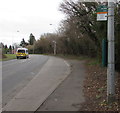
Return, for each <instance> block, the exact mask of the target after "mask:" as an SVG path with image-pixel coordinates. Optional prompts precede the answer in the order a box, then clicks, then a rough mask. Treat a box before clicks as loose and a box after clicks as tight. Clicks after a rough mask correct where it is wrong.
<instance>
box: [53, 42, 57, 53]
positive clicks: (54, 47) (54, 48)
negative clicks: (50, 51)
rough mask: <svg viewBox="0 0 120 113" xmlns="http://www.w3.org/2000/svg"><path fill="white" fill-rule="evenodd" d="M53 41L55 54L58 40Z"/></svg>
mask: <svg viewBox="0 0 120 113" xmlns="http://www.w3.org/2000/svg"><path fill="white" fill-rule="evenodd" d="M53 43H54V55H56V43H57V42H56V41H55V40H53Z"/></svg>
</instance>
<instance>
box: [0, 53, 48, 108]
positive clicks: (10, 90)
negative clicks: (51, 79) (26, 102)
mask: <svg viewBox="0 0 120 113" xmlns="http://www.w3.org/2000/svg"><path fill="white" fill-rule="evenodd" d="M48 59H49V57H48V56H42V55H30V58H29V59H19V60H17V59H14V60H10V61H4V62H3V63H2V97H3V98H2V99H3V106H4V105H6V104H7V103H8V102H9V101H10V100H11V99H12V98H13V97H14V96H15V95H16V94H17V93H18V92H20V90H21V89H23V88H24V87H25V86H26V85H27V84H28V83H29V81H31V80H32V79H33V78H34V77H35V76H36V75H37V74H38V73H39V71H40V69H41V68H42V67H43V65H44V64H45V63H46V62H47V60H48Z"/></svg>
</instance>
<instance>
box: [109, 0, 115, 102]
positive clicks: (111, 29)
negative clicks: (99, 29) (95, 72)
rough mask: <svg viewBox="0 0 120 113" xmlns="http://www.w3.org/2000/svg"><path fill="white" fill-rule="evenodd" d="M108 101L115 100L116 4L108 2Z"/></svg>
mask: <svg viewBox="0 0 120 113" xmlns="http://www.w3.org/2000/svg"><path fill="white" fill-rule="evenodd" d="M107 100H108V103H111V102H113V101H114V100H115V49H114V2H113V1H109V0H108V68H107Z"/></svg>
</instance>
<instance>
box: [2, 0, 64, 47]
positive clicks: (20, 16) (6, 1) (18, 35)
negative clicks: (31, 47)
mask: <svg viewBox="0 0 120 113" xmlns="http://www.w3.org/2000/svg"><path fill="white" fill-rule="evenodd" d="M61 2H63V0H0V42H3V43H4V44H8V45H10V44H13V43H15V42H17V43H20V41H21V40H22V38H24V39H25V41H28V39H29V36H30V33H33V35H34V36H35V38H36V39H39V38H40V35H41V34H43V33H51V32H55V29H57V27H58V26H59V22H60V21H61V20H62V19H64V15H63V14H62V12H60V11H59V10H58V9H59V4H60V3H61ZM50 24H52V25H50ZM17 31H19V32H17Z"/></svg>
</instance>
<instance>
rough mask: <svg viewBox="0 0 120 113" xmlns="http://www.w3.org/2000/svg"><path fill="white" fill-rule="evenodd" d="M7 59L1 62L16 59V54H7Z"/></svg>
mask: <svg viewBox="0 0 120 113" xmlns="http://www.w3.org/2000/svg"><path fill="white" fill-rule="evenodd" d="M5 56H6V58H3V59H0V60H1V61H7V60H12V59H16V55H15V54H5Z"/></svg>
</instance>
